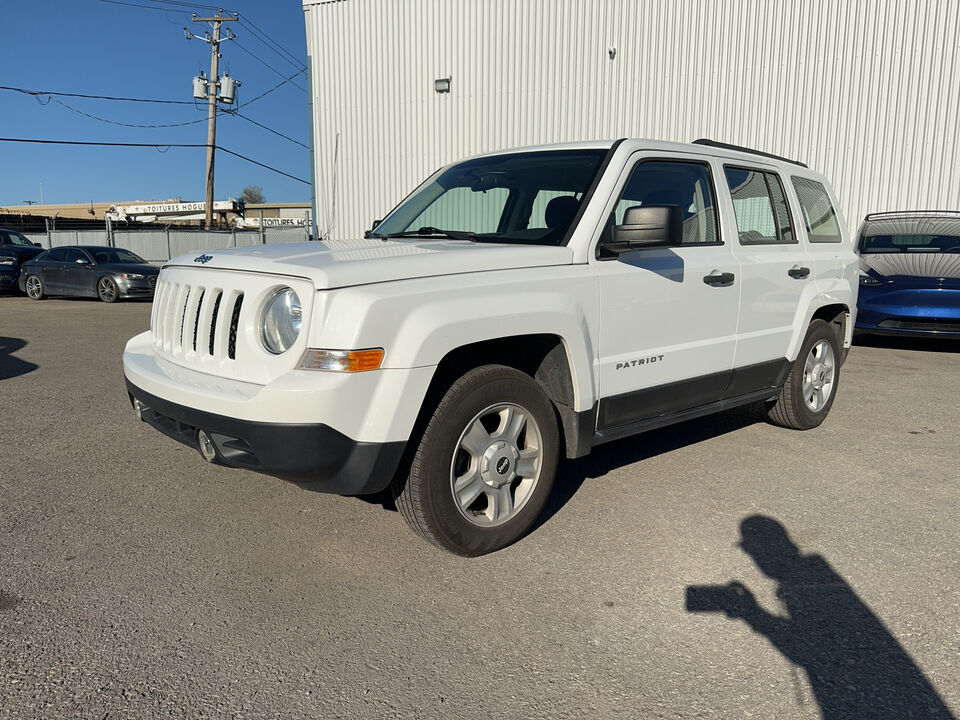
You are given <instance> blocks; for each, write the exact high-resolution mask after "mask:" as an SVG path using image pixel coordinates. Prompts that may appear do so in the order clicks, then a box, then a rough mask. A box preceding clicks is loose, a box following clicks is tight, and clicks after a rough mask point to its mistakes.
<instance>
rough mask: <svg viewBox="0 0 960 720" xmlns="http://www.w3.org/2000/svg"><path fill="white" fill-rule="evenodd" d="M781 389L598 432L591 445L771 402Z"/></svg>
mask: <svg viewBox="0 0 960 720" xmlns="http://www.w3.org/2000/svg"><path fill="white" fill-rule="evenodd" d="M781 389H782V388H764V389H763V390H757V391H755V392H752V393H747V394H746V395H738V396H736V397H731V398H725V399H723V400H717V401H716V402H712V403H708V404H706V405H700V406H699V407H695V408H690V409H689V410H681V411H680V412H676V413H672V414H670V415H661V416H659V417H653V418H648V419H647V420H640V421H638V422H634V423H630V424H629V425H620V426H618V427H612V428H605V429H603V430H598V431H597V432H596V433H595V434H594V436H593V444H594V445H602V444H603V443H607V442H611V441H613V440H620V439H621V438H625V437H630V436H631V435H636V434H638V433H642V432H646V431H647V430H655V429H656V428H660V427H666V426H667V425H673V424H675V423H679V422H683V421H685V420H693V419H694V418H698V417H703V416H704V415H711V414H713V413H715V412H720V411H722V410H729V409H730V408H735V407H739V406H741V405H749V404H750V403H752V402H757V401H758V400H773V399H774V398H775V397H777V396H778V395H779V394H780V391H781Z"/></svg>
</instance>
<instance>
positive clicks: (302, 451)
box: [126, 379, 405, 495]
mask: <svg viewBox="0 0 960 720" xmlns="http://www.w3.org/2000/svg"><path fill="white" fill-rule="evenodd" d="M126 385H127V393H128V394H129V396H130V401H131V404H134V407H135V408H137V407H138V406H137V404H136V403H139V411H140V416H141V419H142V420H143V421H145V422H147V423H149V424H150V425H152V426H153V427H155V428H156V429H157V430H159V431H160V432H162V433H163V434H165V435H167V436H169V437H172V438H173V439H175V440H178V441H180V442H182V443H184V444H186V445H190V446H191V447H195V446H196V445H195V443H196V434H197V431H198V430H204V431H205V432H206V433H207V434H208V435H209V436H210V438H211V440H213V443H214V445H215V446H216V448H217V454H218V456H219V459H220V460H221V461H222V462H224V463H225V464H226V465H230V466H233V467H241V468H249V469H251V470H258V471H261V472H264V473H267V474H270V475H276V476H278V477H282V478H285V479H289V480H296V481H300V482H310V483H316V488H315V489H317V490H320V491H323V492H330V493H337V494H340V495H366V494H370V493H376V492H380V491H381V490H384V489H385V488H386V487H387V486H388V485H389V484H390V481H391V479H392V478H393V476H394V473H395V472H396V470H397V467H398V466H399V464H400V457H401V456H402V455H403V449H404V446H405V443H403V442H384V443H368V442H358V441H356V440H352V439H351V438H348V437H347V436H346V435H344V434H342V433H340V432H338V431H337V430H335V429H333V428H331V427H330V426H328V425H324V424H321V423H317V424H286V423H267V422H255V421H251V420H239V419H237V418H231V417H226V416H224V415H216V414H214V413H210V412H205V411H203V410H197V409H195V408H191V407H186V406H184V405H179V404H177V403H174V402H170V401H168V400H164V399H162V398H159V397H157V396H156V395H151V394H150V393H148V392H146V391H145V390H143V389H141V388H139V387H137V386H136V385H134V384H133V383H132V382H130V380H129V379H126Z"/></svg>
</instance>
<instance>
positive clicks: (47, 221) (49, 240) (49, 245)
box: [43, 217, 53, 250]
mask: <svg viewBox="0 0 960 720" xmlns="http://www.w3.org/2000/svg"><path fill="white" fill-rule="evenodd" d="M43 224H44V225H46V226H47V250H49V249H50V248H52V247H53V240H52V238H51V237H50V218H48V217H45V218H44V219H43Z"/></svg>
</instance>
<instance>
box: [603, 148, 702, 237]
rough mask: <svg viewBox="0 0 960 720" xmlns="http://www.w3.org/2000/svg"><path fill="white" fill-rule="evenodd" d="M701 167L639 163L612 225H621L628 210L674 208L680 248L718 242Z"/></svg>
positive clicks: (666, 163) (679, 163) (665, 162)
mask: <svg viewBox="0 0 960 720" xmlns="http://www.w3.org/2000/svg"><path fill="white" fill-rule="evenodd" d="M710 177H711V176H710V167H709V166H708V165H706V164H704V163H697V162H685V161H674V160H642V161H640V162H639V163H638V164H637V165H636V167H635V168H634V170H633V174H632V175H631V176H630V179H629V180H628V181H627V184H626V185H625V186H624V188H623V193H622V194H621V195H620V200H619V201H618V202H617V205H616V207H615V208H614V213H613V214H614V222H615V223H616V224H617V225H621V224H623V217H624V214H625V213H626V211H627V209H628V208H632V207H649V206H651V205H653V206H671V205H673V206H677V207H679V208H680V215H681V218H682V221H683V235H682V240H681V244H682V245H712V244H717V243H719V242H720V232H719V229H718V228H717V212H716V206H715V202H714V197H713V185H712V183H711V180H710Z"/></svg>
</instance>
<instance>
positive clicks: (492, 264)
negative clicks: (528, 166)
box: [166, 238, 573, 290]
mask: <svg viewBox="0 0 960 720" xmlns="http://www.w3.org/2000/svg"><path fill="white" fill-rule="evenodd" d="M571 262H573V251H572V250H570V249H569V248H566V247H557V246H541V245H512V244H494V243H486V242H470V241H468V240H423V239H416V238H411V239H402V240H401V239H398V240H387V241H383V240H380V239H379V238H367V239H363V240H326V241H323V242H301V243H286V244H282V245H255V246H253V247H246V248H231V249H229V250H208V251H206V252H196V253H191V254H190V255H182V256H180V257H178V258H174V259H173V260H171V261H170V262H168V263H166V266H170V265H180V266H186V267H193V268H199V267H207V268H211V269H230V270H244V271H254V272H265V273H274V274H278V275H294V276H299V277H308V278H310V279H311V280H313V282H314V284H315V285H316V287H317V289H320V290H330V289H333V288H339V287H348V286H351V285H368V284H371V283H381V282H390V281H392V280H408V279H412V278H419V277H433V276H437V275H456V274H459V273H473V272H487V271H491V270H511V269H517V268H529V267H544V266H548V265H569V264H570V263H571Z"/></svg>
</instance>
